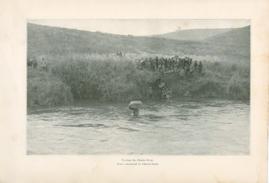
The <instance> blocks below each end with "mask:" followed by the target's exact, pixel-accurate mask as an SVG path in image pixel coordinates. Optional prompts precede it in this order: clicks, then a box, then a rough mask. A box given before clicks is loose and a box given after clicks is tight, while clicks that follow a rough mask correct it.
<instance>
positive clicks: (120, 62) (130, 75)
mask: <svg viewBox="0 0 269 183" xmlns="http://www.w3.org/2000/svg"><path fill="white" fill-rule="evenodd" d="M49 61H50V62H49V69H48V70H42V69H39V68H35V69H34V68H30V67H29V68H28V86H27V89H28V91H27V96H28V99H27V102H28V106H29V107H34V106H56V105H66V104H70V103H72V102H74V101H79V100H88V101H102V102H127V101H130V100H135V99H140V100H143V101H145V100H161V99H163V92H167V93H169V96H170V99H177V98H183V97H190V98H225V99H235V100H249V87H250V84H249V66H246V65H242V64H228V63H226V64H225V63H223V64H220V63H210V62H203V70H202V71H201V72H189V71H188V69H187V70H186V69H185V70H184V69H182V68H181V66H180V67H179V69H178V70H177V71H174V72H172V73H169V74H164V71H163V70H162V71H161V70H156V69H155V70H151V69H146V68H143V67H141V59H140V60H139V59H132V58H128V57H105V56H94V57H91V56H88V57H81V56H79V57H55V58H50V59H49ZM192 64H194V62H193V63H192ZM190 68H193V66H190ZM189 70H191V69H189ZM190 73H191V74H190ZM157 81H158V82H157ZM162 83H164V85H165V87H160V86H161V85H162Z"/></svg>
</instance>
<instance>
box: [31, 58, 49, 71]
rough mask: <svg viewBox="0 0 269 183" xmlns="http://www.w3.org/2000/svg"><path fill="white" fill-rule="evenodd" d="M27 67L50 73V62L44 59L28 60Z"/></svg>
mask: <svg viewBox="0 0 269 183" xmlns="http://www.w3.org/2000/svg"><path fill="white" fill-rule="evenodd" d="M27 66H28V67H31V68H33V69H37V68H39V69H41V70H44V71H48V62H47V60H46V59H45V58H44V57H41V58H40V59H39V58H28V59H27Z"/></svg>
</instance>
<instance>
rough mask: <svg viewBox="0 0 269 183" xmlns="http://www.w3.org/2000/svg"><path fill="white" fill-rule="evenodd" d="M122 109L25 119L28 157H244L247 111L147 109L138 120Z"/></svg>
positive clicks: (211, 106) (64, 111)
mask: <svg viewBox="0 0 269 183" xmlns="http://www.w3.org/2000/svg"><path fill="white" fill-rule="evenodd" d="M131 114H132V111H130V110H128V107H127V104H98V105H97V104H89V105H86V106H85V105H83V106H72V107H59V108H53V109H42V110H37V111H34V112H32V113H30V114H28V117H27V118H28V122H27V143H28V145H27V148H28V153H29V154H160V155H162V154H163V155H166V154H167V155H168V154H175V155H176V154H178V155H236V154H248V153H249V126H250V125H249V105H248V104H246V103H242V102H234V101H223V100H221V101H220V100H212V101H177V102H159V103H157V102H156V103H146V104H145V106H144V108H143V109H142V110H141V111H140V116H139V117H133V116H132V115H131Z"/></svg>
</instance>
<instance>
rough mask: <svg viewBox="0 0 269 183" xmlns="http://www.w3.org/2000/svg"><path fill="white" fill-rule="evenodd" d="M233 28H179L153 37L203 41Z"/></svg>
mask: <svg viewBox="0 0 269 183" xmlns="http://www.w3.org/2000/svg"><path fill="white" fill-rule="evenodd" d="M230 30H231V29H189V30H178V31H174V32H169V33H165V34H159V35H154V36H153V37H159V38H166V39H174V40H185V41H203V40H205V39H208V38H210V37H212V36H216V35H218V34H222V33H225V32H228V31H230Z"/></svg>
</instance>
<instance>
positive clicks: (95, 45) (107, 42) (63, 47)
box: [27, 23, 250, 62]
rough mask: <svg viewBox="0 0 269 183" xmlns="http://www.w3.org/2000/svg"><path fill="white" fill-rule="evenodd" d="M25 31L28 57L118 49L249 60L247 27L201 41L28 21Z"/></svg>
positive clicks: (234, 60) (103, 51)
mask: <svg viewBox="0 0 269 183" xmlns="http://www.w3.org/2000/svg"><path fill="white" fill-rule="evenodd" d="M197 31H199V30H197ZM200 31H202V30H200ZM223 31H224V30H223ZM202 32H203V31H202ZM27 33H28V36H27V37H28V50H27V51H28V56H29V57H32V56H38V55H63V54H67V53H69V54H70V53H74V54H91V53H100V54H102V53H116V52H118V51H122V52H125V53H137V54H139V53H152V54H166V55H199V56H216V57H218V58H219V60H220V61H232V62H237V61H242V60H243V61H249V51H250V50H249V37H250V31H249V27H244V28H238V29H232V30H229V31H224V32H223V33H219V34H217V35H216V34H214V36H211V37H208V38H207V39H206V40H204V41H193V40H191V41H190V40H173V39H166V38H162V37H146V36H124V35H115V34H107V33H101V32H90V31H81V30H75V29H67V28H58V27H50V26H43V25H37V24H31V23H29V24H28V25H27ZM196 34H198V33H196Z"/></svg>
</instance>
